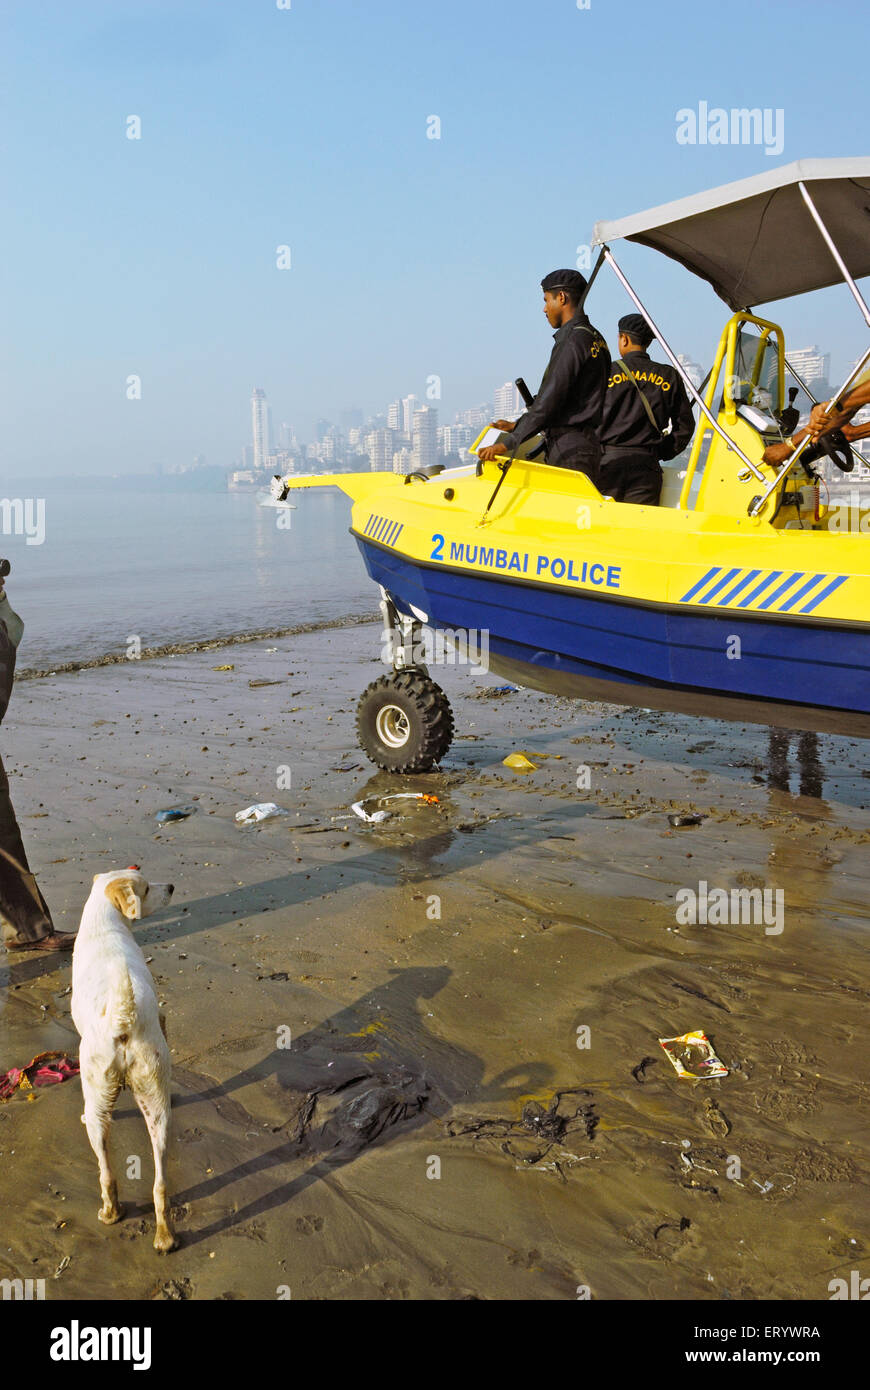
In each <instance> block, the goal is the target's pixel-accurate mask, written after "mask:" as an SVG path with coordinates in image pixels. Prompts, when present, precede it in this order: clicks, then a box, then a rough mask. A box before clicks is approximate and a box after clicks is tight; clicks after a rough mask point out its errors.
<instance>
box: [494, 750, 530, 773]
mask: <svg viewBox="0 0 870 1390" xmlns="http://www.w3.org/2000/svg"><path fill="white" fill-rule="evenodd" d="M502 766H503V767H509V768H510V769H511V771H512V772H521V773H527V772H537V770H538V764H537V763H533V762H531V761H530V760H529V759H528V758H527V757H526V755H525V753H508V755H507V757H506V758H505V759H504V760H503V762H502Z"/></svg>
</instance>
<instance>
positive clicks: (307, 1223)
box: [296, 1214, 323, 1236]
mask: <svg viewBox="0 0 870 1390" xmlns="http://www.w3.org/2000/svg"><path fill="white" fill-rule="evenodd" d="M296 1229H297V1231H298V1232H299V1234H300V1235H302V1236H310V1235H313V1234H314V1232H315V1231H322V1230H323V1217H322V1216H312V1215H311V1214H309V1215H307V1216H297V1218H296Z"/></svg>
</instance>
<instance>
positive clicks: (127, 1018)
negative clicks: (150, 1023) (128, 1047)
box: [106, 970, 136, 1043]
mask: <svg viewBox="0 0 870 1390" xmlns="http://www.w3.org/2000/svg"><path fill="white" fill-rule="evenodd" d="M106 1012H107V1014H108V1016H109V1020H110V1024H111V1029H112V1038H113V1039H114V1041H115V1042H116V1043H126V1042H127V1040H128V1038H129V1036H130V1034H131V1033H132V1031H133V1025H134V1023H135V1021H136V998H135V995H134V994H133V981H132V980H131V979H130V974H129V971H127V970H125V971H124V973H123V975H122V976H121V978H120V979H119V980H118V983H117V985H116V987H115V992H114V994H113V996H112V999H111V1000H110V1002H109V1007H108V1009H107V1010H106Z"/></svg>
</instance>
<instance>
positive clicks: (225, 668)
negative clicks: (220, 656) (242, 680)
mask: <svg viewBox="0 0 870 1390" xmlns="http://www.w3.org/2000/svg"><path fill="white" fill-rule="evenodd" d="M211 669H212V670H213V671H235V669H236V668H235V665H232V666H212V668H211Z"/></svg>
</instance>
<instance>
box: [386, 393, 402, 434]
mask: <svg viewBox="0 0 870 1390" xmlns="http://www.w3.org/2000/svg"><path fill="white" fill-rule="evenodd" d="M403 425H404V420H403V417H402V402H401V401H392V402H391V403H390V405H388V406H387V428H388V429H391V430H395V432H396V434H401V433H402V430H403Z"/></svg>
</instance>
